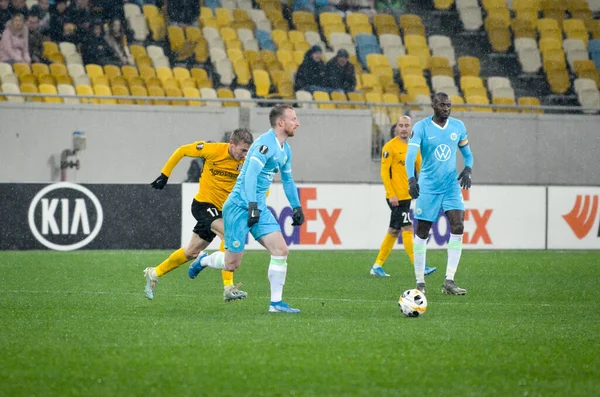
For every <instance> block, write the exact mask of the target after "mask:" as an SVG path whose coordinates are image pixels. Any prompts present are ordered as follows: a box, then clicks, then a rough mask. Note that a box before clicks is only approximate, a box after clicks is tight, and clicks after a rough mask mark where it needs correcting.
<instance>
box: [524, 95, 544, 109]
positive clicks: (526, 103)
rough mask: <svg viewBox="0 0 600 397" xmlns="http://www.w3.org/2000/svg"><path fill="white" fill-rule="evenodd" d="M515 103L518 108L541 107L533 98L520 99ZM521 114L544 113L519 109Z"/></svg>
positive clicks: (537, 100) (538, 101) (536, 99)
mask: <svg viewBox="0 0 600 397" xmlns="http://www.w3.org/2000/svg"><path fill="white" fill-rule="evenodd" d="M517 103H518V104H519V106H541V103H540V100H539V99H538V98H535V97H521V98H519V99H518V101H517ZM521 113H544V111H543V110H541V109H539V110H536V109H521Z"/></svg>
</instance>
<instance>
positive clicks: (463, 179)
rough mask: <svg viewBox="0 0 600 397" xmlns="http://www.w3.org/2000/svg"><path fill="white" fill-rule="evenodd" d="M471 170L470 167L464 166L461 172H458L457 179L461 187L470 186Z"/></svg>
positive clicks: (466, 187) (467, 187)
mask: <svg viewBox="0 0 600 397" xmlns="http://www.w3.org/2000/svg"><path fill="white" fill-rule="evenodd" d="M472 172H473V171H472V170H471V167H465V169H464V170H462V172H461V173H460V175H459V176H458V180H459V181H460V182H459V184H460V187H462V188H463V189H470V188H471V173H472Z"/></svg>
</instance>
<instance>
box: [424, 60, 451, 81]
mask: <svg viewBox="0 0 600 397" xmlns="http://www.w3.org/2000/svg"><path fill="white" fill-rule="evenodd" d="M430 62H431V63H430V65H431V75H432V76H448V77H454V71H453V70H452V68H451V67H450V61H448V58H445V57H431V60H430Z"/></svg>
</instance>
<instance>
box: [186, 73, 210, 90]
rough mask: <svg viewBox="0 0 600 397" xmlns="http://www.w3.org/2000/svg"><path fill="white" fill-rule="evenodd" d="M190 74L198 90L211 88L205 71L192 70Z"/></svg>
mask: <svg viewBox="0 0 600 397" xmlns="http://www.w3.org/2000/svg"><path fill="white" fill-rule="evenodd" d="M190 72H191V74H192V78H193V79H194V80H196V84H198V88H203V87H206V88H212V82H211V80H210V79H209V78H208V73H207V72H206V70H204V69H202V68H192V70H191V71H190Z"/></svg>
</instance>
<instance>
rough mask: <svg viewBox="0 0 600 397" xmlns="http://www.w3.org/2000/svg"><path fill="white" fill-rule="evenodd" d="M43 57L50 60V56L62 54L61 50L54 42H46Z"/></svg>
mask: <svg viewBox="0 0 600 397" xmlns="http://www.w3.org/2000/svg"><path fill="white" fill-rule="evenodd" d="M43 48H44V52H43V55H42V56H43V57H44V58H46V59H49V57H50V55H52V54H58V53H60V48H58V44H56V43H55V42H53V41H44V43H43Z"/></svg>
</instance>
